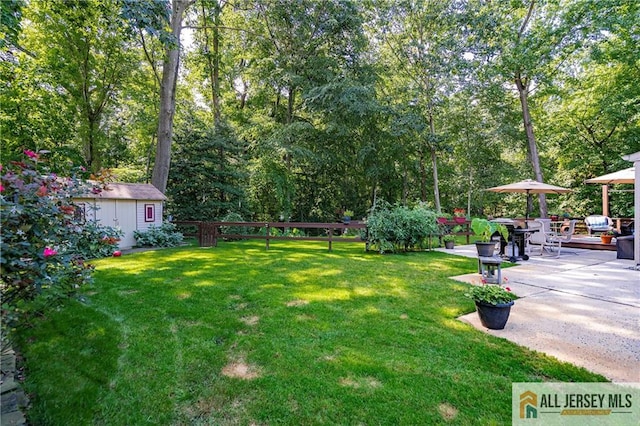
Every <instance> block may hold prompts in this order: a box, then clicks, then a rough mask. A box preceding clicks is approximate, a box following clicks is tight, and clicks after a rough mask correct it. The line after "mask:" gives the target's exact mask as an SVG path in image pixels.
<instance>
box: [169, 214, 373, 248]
mask: <svg viewBox="0 0 640 426" xmlns="http://www.w3.org/2000/svg"><path fill="white" fill-rule="evenodd" d="M175 223H176V224H177V225H181V224H182V223H181V222H175ZM186 225H193V223H192V222H189V223H187V224H186ZM366 228H367V225H366V224H365V223H363V222H358V221H352V222H350V223H337V222H336V223H319V222H318V223H310V222H199V223H198V235H197V237H198V244H199V245H200V247H215V246H217V245H218V239H220V238H222V239H263V240H265V243H266V248H267V250H268V249H269V243H270V242H271V240H299V241H327V242H328V243H329V250H331V249H332V245H333V243H334V242H366V241H365V240H363V239H362V238H361V237H360V236H359V235H355V236H353V235H348V236H346V235H344V234H345V231H347V230H350V229H354V230H361V229H366ZM273 229H277V230H278V231H279V232H277V233H273V231H272V230H273ZM293 229H309V230H315V232H311V233H316V234H317V235H291V234H287V231H291V230H293ZM225 230H226V232H225ZM237 231H242V232H237ZM272 233H273V235H272Z"/></svg>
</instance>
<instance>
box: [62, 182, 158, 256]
mask: <svg viewBox="0 0 640 426" xmlns="http://www.w3.org/2000/svg"><path fill="white" fill-rule="evenodd" d="M166 199H167V197H165V195H164V194H163V193H162V192H160V191H159V190H158V189H157V188H156V187H155V186H153V185H151V184H148V183H109V184H108V185H107V187H106V189H103V190H102V191H101V192H99V193H97V194H94V193H86V194H82V195H80V196H77V197H74V202H75V203H76V204H77V205H78V207H79V212H80V214H81V215H83V217H84V220H85V221H94V222H97V223H99V224H101V225H104V226H112V227H118V228H120V229H121V230H122V231H123V232H124V236H123V237H122V239H121V240H120V243H119V244H118V246H119V247H120V248H121V249H124V248H131V247H133V246H134V245H135V244H136V240H135V238H134V236H133V232H134V231H143V230H146V229H148V228H149V227H150V226H151V225H153V226H160V225H162V208H163V203H164V201H166Z"/></svg>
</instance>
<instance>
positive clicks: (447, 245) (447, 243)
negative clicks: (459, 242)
mask: <svg viewBox="0 0 640 426" xmlns="http://www.w3.org/2000/svg"><path fill="white" fill-rule="evenodd" d="M454 245H455V241H445V242H444V248H446V249H449V250H451V249H452V248H453V246H454Z"/></svg>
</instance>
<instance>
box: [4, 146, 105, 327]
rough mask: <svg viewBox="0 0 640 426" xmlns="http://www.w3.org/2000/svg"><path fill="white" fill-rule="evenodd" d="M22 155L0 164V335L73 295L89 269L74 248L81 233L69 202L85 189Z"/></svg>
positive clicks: (88, 275) (32, 157)
mask: <svg viewBox="0 0 640 426" xmlns="http://www.w3.org/2000/svg"><path fill="white" fill-rule="evenodd" d="M24 154H25V158H24V160H23V161H16V162H12V163H10V164H6V165H4V166H0V185H1V190H0V213H1V214H0V218H1V223H0V225H1V228H0V238H1V239H0V244H1V251H0V276H1V283H0V290H1V296H2V311H1V313H2V315H1V324H0V325H1V326H2V330H3V332H4V331H5V330H7V329H11V328H13V327H15V326H16V325H17V324H18V323H19V320H24V319H28V317H29V315H33V314H36V313H39V312H42V311H43V310H44V309H46V308H47V306H50V305H51V304H53V303H56V302H58V301H60V300H62V299H63V298H67V297H70V296H72V295H74V294H75V293H76V292H77V290H78V289H79V288H80V287H82V286H83V285H85V284H87V283H89V282H90V279H91V271H92V267H91V266H90V265H88V264H86V263H85V260H86V259H87V253H85V252H83V251H82V250H79V248H80V247H81V246H82V242H83V241H84V240H85V239H86V234H85V233H84V226H81V224H80V223H79V221H78V218H77V217H76V216H75V211H76V208H75V206H74V205H73V202H72V196H74V195H75V194H78V193H79V192H84V191H87V190H88V188H87V187H85V186H84V184H83V183H82V182H83V180H82V179H81V178H80V177H73V178H67V179H61V178H59V177H58V176H56V175H55V174H53V173H48V172H47V170H46V168H45V167H44V161H43V160H42V159H41V158H40V155H39V154H37V153H35V152H33V151H30V150H25V151H24ZM100 234H103V233H102V232H101V233H100Z"/></svg>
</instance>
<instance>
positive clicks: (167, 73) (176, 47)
mask: <svg viewBox="0 0 640 426" xmlns="http://www.w3.org/2000/svg"><path fill="white" fill-rule="evenodd" d="M189 4H190V1H189V0H172V9H171V33H172V34H173V36H174V37H175V43H176V44H172V45H170V46H168V47H167V50H166V57H165V60H164V63H163V65H162V82H161V84H160V112H159V117H158V132H157V133H158V147H157V149H156V159H155V163H154V165H153V174H152V176H151V183H152V184H153V186H155V187H156V188H158V190H160V192H162V193H163V194H164V193H165V192H166V190H167V180H168V179H169V167H170V165H171V141H172V139H173V116H174V113H175V108H176V85H177V82H178V67H179V66H180V33H181V31H182V17H183V15H184V11H185V10H186V8H187V6H189Z"/></svg>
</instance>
